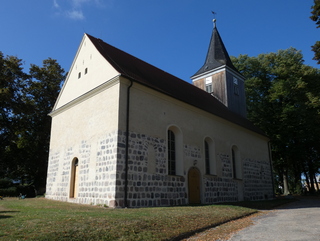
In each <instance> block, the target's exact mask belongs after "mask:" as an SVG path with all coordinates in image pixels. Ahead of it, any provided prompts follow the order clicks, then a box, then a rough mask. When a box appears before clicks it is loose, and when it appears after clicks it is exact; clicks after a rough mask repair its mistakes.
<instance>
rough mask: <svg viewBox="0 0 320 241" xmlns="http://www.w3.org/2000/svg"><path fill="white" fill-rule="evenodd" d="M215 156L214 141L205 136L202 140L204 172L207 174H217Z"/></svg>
mask: <svg viewBox="0 0 320 241" xmlns="http://www.w3.org/2000/svg"><path fill="white" fill-rule="evenodd" d="M215 156H216V154H215V144H214V141H213V140H212V139H211V138H209V137H207V138H206V139H205V140H204V159H205V173H206V174H207V175H217V162H216V157H215Z"/></svg>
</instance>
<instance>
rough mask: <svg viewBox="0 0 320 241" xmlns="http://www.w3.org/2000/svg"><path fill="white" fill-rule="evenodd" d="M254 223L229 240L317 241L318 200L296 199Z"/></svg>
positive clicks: (319, 230) (319, 222) (319, 226)
mask: <svg viewBox="0 0 320 241" xmlns="http://www.w3.org/2000/svg"><path fill="white" fill-rule="evenodd" d="M253 222H254V224H253V225H252V226H250V227H248V228H245V229H243V230H241V231H239V232H237V233H235V234H233V236H232V237H231V238H230V239H229V241H251V240H252V241H253V240H255V241H256V240H264V241H269V240H270V241H271V240H272V241H275V240H276V241H283V240H295V241H297V240H301V241H307V240H320V199H319V198H300V200H299V201H296V202H293V203H290V204H287V205H285V206H283V207H282V208H279V209H276V210H274V211H271V212H268V213H267V214H265V215H261V216H259V217H257V218H254V219H253Z"/></svg>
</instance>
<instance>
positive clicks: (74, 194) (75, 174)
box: [70, 157, 79, 198]
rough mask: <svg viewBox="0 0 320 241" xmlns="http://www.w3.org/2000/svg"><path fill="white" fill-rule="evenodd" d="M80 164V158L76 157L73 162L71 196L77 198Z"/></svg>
mask: <svg viewBox="0 0 320 241" xmlns="http://www.w3.org/2000/svg"><path fill="white" fill-rule="evenodd" d="M78 166H79V160H78V158H76V157H75V158H73V160H72V163H71V178H70V198H75V197H77V195H78V172H79V167H78Z"/></svg>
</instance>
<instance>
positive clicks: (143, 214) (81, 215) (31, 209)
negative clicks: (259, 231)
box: [0, 198, 272, 240]
mask: <svg viewBox="0 0 320 241" xmlns="http://www.w3.org/2000/svg"><path fill="white" fill-rule="evenodd" d="M268 202H269V203H272V201H268ZM246 203H251V202H246ZM253 203H254V202H253ZM246 206H250V205H246ZM255 212H256V210H255V209H251V208H247V207H241V206H235V204H232V205H210V206H194V207H191V206H184V207H161V208H140V209H109V208H104V207H99V206H90V205H79V204H71V203H65V202H59V201H52V200H47V199H44V198H32V199H31V198H30V199H24V200H18V199H17V198H5V199H4V200H0V240H174V239H175V238H177V237H182V236H183V235H185V236H188V235H190V234H193V233H195V232H197V231H201V230H204V229H206V228H209V227H213V226H216V225H218V224H221V223H224V222H227V221H229V220H233V219H236V218H239V217H243V216H246V215H249V214H252V213H255Z"/></svg>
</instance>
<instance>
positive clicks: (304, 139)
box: [233, 48, 320, 192]
mask: <svg viewBox="0 0 320 241" xmlns="http://www.w3.org/2000/svg"><path fill="white" fill-rule="evenodd" d="M233 62H234V64H235V66H236V67H237V68H238V69H239V71H240V72H241V73H242V74H243V75H244V76H245V77H246V82H245V87H246V95H247V108H248V118H249V119H250V120H251V121H252V122H253V123H255V124H256V125H257V126H259V127H260V128H261V129H262V130H264V131H265V132H266V134H267V135H268V136H269V137H270V138H271V144H272V155H273V167H274V171H275V173H276V177H277V180H278V181H279V182H280V183H282V184H287V183H284V181H285V180H286V179H287V180H288V182H289V186H290V188H291V190H297V189H299V188H300V187H301V184H300V183H301V180H300V179H301V174H302V173H304V174H305V175H313V176H314V174H315V173H318V172H319V167H320V165H319V164H320V71H319V69H316V68H312V67H310V66H307V65H305V64H304V63H303V62H304V61H303V56H302V54H301V52H300V51H297V50H296V49H294V48H289V49H287V50H280V51H278V52H277V53H269V54H260V55H259V56H258V57H249V56H248V55H240V56H239V57H238V58H233ZM286 191H287V192H288V191H289V190H286Z"/></svg>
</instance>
